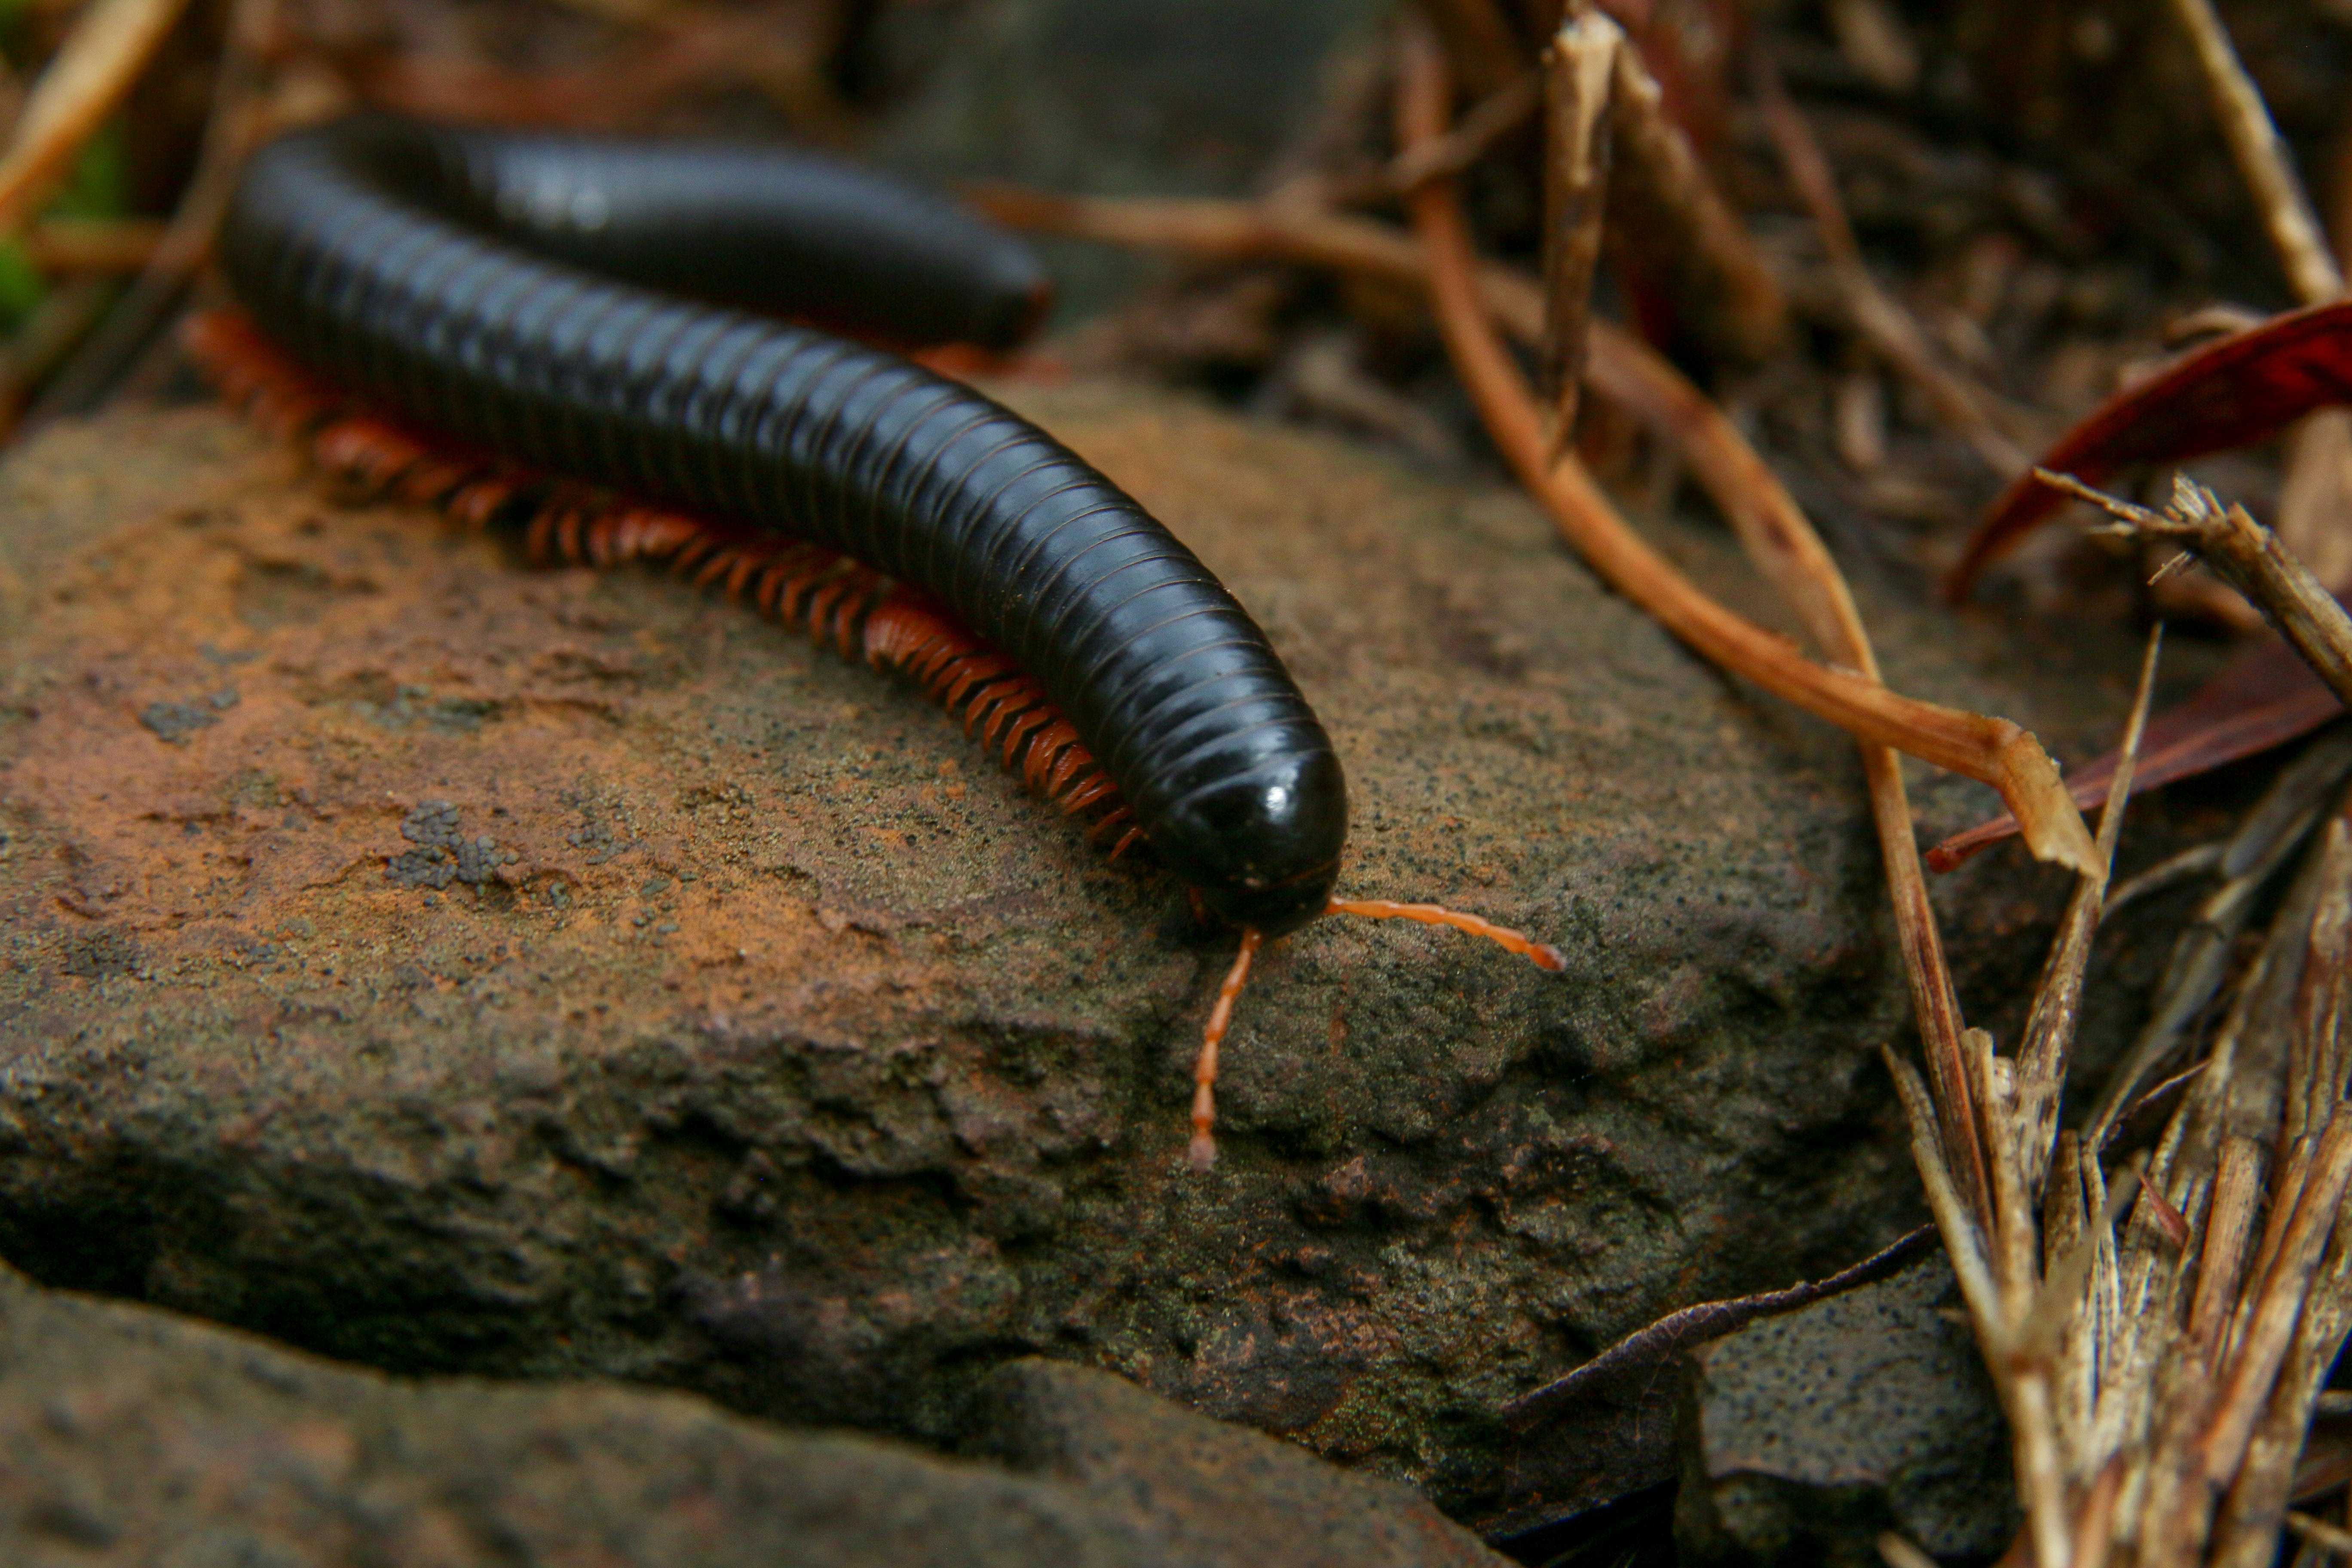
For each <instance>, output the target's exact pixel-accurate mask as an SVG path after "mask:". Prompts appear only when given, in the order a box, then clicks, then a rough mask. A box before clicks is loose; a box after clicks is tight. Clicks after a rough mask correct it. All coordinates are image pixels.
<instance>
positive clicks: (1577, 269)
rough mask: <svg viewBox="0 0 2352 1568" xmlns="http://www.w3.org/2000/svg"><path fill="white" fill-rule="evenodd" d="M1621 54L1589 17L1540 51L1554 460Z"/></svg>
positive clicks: (1573, 377)
mask: <svg viewBox="0 0 2352 1568" xmlns="http://www.w3.org/2000/svg"><path fill="white" fill-rule="evenodd" d="M1624 47H1625V35H1624V33H1623V32H1622V30H1621V29H1620V28H1619V27H1618V26H1617V24H1616V23H1614V22H1612V21H1611V20H1610V19H1609V18H1608V17H1607V16H1602V15H1601V13H1600V12H1598V11H1594V12H1591V13H1589V14H1587V15H1585V16H1570V18H1569V19H1568V20H1567V21H1565V22H1563V23H1561V24H1560V28H1559V33H1558V34H1557V35H1555V36H1554V37H1553V38H1552V41H1551V47H1549V48H1548V49H1546V50H1545V51H1544V66H1543V83H1544V91H1543V100H1544V103H1543V123H1544V251H1543V264H1544V334H1543V381H1544V395H1545V396H1546V397H1548V398H1549V400H1550V403H1551V421H1552V454H1553V456H1555V457H1557V456H1558V455H1559V452H1560V451H1561V450H1563V449H1564V448H1565V447H1567V445H1568V443H1569V441H1570V438H1571V437H1573V436H1574V435H1575V433H1576V404H1577V398H1578V396H1579V395H1580V394H1581V392H1582V391H1583V387H1584V359H1585V346H1584V345H1585V338H1586V336H1587V334H1586V331H1585V326H1586V323H1587V321H1589V320H1590V319H1591V311H1592V274H1593V269H1594V268H1595V267H1596V266H1598V265H1599V263H1600V260H1601V219H1602V216H1604V214H1605V212H1606V209H1607V204H1608V197H1609V147H1610V140H1611V138H1610V113H1609V97H1610V80H1611V79H1612V77H1613V76H1614V75H1615V72H1616V66H1617V56H1618V55H1619V54H1620V53H1621V52H1622V50H1623V48H1624ZM1435 144H1436V143H1435V142H1423V143H1422V144H1421V145H1422V146H1424V147H1427V146H1434V145H1435Z"/></svg>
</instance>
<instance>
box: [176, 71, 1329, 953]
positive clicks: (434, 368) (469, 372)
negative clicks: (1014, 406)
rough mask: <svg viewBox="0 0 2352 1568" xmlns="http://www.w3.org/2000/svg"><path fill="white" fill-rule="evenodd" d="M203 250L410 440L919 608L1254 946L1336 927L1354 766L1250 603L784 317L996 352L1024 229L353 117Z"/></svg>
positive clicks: (265, 174)
mask: <svg viewBox="0 0 2352 1568" xmlns="http://www.w3.org/2000/svg"><path fill="white" fill-rule="evenodd" d="M221 258H222V263H223V266H224V268H225V270H226V273H227V276H228V279H229V283H230V287H231V289H233V290H234V292H235V293H236V297H237V299H238V300H239V301H240V302H241V303H242V304H243V305H244V306H245V308H246V309H247V310H248V311H250V312H251V314H252V315H253V316H254V317H255V318H256V319H257V321H258V322H259V323H260V326H261V328H262V330H263V331H265V332H266V333H267V334H268V337H269V338H270V339H272V340H273V341H274V342H276V343H277V344H278V346H279V347H281V348H282V349H284V350H285V351H286V352H287V353H289V354H291V355H292V356H293V358H294V359H296V360H297V361H299V362H300V363H302V364H304V365H306V366H308V367H309V368H310V369H311V370H313V371H315V372H316V373H318V374H321V375H324V376H326V377H330V378H331V379H332V380H333V381H335V382H337V383H339V384H342V385H345V386H348V387H350V388H352V390H353V391H354V392H356V393H358V394H360V395H363V396H365V397H367V398H370V399H373V400H374V401H375V402H377V403H380V404H382V405H386V406H388V407H389V408H391V409H393V410H395V411H397V412H398V413H399V414H400V415H401V416H404V417H405V418H407V419H410V420H413V421H414V422H415V423H416V424H418V425H421V426H425V427H428V428H431V429H434V430H436V431H441V432H446V433H448V434H450V435H453V436H456V437H462V438H463V439H465V440H466V441H467V442H469V443H472V444H473V445H475V446H478V447H488V448H490V449H493V450H495V451H498V452H499V453H502V454H506V455H509V456H510V457H512V458H517V459H520V460H521V461H523V462H527V463H530V464H532V465H536V466H538V467H540V468H544V469H546V470H549V471H551V472H553V473H557V474H562V475H566V476H570V477H572V478H574V479H580V480H584V481H588V482H590V483H593V484H598V485H604V486H609V487H612V488H613V489H616V490H619V491H623V492H625V493H627V494H629V495H632V496H636V497H643V498H646V499H647V500H656V501H660V502H666V503H669V504H672V505H676V506H678V507H682V508H686V509H690V510H693V511H694V512H696V513H698V514H699V515H704V516H710V517H716V518H723V519H725V520H727V521H729V522H730V523H732V524H734V525H736V526H739V527H742V528H749V529H756V530H761V531H774V532H778V533H784V534H789V535H791V536H793V537H794V538H797V539H801V540H805V541H809V542H813V543H815V544H818V545H822V546H824V547H827V548H829V549H833V550H837V551H839V552H843V553H844V554H846V555H849V556H853V557H855V558H856V559H857V560H858V561H861V562H863V563H866V564H867V565H869V566H871V567H873V568H874V569H875V570H877V571H878V572H882V573H885V574H888V575H889V576H890V577H892V578H894V579H896V580H898V581H899V582H901V583H904V584H910V585H911V586H913V587H914V588H916V589H918V590H919V591H920V592H921V593H923V594H924V595H929V598H931V599H932V600H934V601H936V602H937V603H938V604H939V605H940V606H942V607H943V608H944V609H945V611H946V612H947V613H948V614H949V615H950V616H953V617H954V618H955V619H956V620H957V621H959V622H961V625H962V626H964V627H966V628H968V629H969V630H970V631H971V633H972V634H974V635H976V636H977V637H980V638H982V639H984V640H985V642H987V643H988V644H989V645H991V646H992V647H994V648H995V649H997V650H999V651H1000V652H1001V653H1002V654H1003V656H1005V657H1006V658H1009V659H1010V660H1012V661H1013V662H1014V663H1015V664H1017V665H1018V666H1019V667H1020V668H1021V669H1022V670H1023V671H1025V672H1026V674H1027V675H1028V676H1029V677H1030V678H1032V679H1034V681H1035V682H1036V684H1037V685H1038V686H1039V687H1042V688H1043V689H1044V691H1045V694H1046V696H1047V697H1048V698H1049V699H1050V700H1052V702H1053V703H1054V704H1055V706H1057V707H1058V708H1059V709H1060V710H1061V712H1062V714H1063V715H1064V716H1065V717H1066V720H1067V721H1068V722H1069V724H1070V725H1071V726H1072V727H1073V728H1074V729H1075V730H1076V734H1077V736H1078V738H1079V740H1080V742H1083V744H1084V746H1085V747H1086V749H1087V751H1088V752H1091V753H1092V755H1093V757H1094V758H1095V759H1096V760H1097V762H1098V763H1099V764H1100V766H1101V767H1102V769H1103V770H1104V771H1105V773H1108V777H1109V779H1110V781H1111V783H1112V784H1115V785H1116V787H1117V789H1118V794H1119V795H1121V796H1122V797H1123V798H1124V800H1125V802H1126V805H1127V806H1128V808H1129V810H1130V811H1131V812H1132V813H1133V816H1134V821H1135V824H1136V826H1139V828H1140V829H1141V830H1142V833H1143V836H1144V837H1146V838H1147V839H1148V840H1149V842H1150V845H1151V847H1152V849H1153V850H1154V852H1155V853H1156V854H1157V855H1158V857H1159V858H1160V860H1161V861H1162V862H1163V863H1164V864H1166V865H1167V866H1168V867H1169V868H1171V870H1172V871H1174V872H1175V873H1176V874H1177V875H1178V876H1179V877H1181V878H1182V879H1184V880H1185V881H1186V882H1187V883H1189V884H1191V885H1192V887H1194V888H1196V889H1199V890H1200V892H1201V893H1202V896H1203V897H1204V898H1205V899H1206V900H1207V901H1208V902H1209V904H1210V905H1211V907H1212V908H1213V909H1214V910H1217V911H1218V912H1219V913H1221V914H1223V915H1224V916H1226V917H1228V918H1230V919H1232V920H1234V921H1238V922H1240V923H1242V924H1244V925H1247V926H1251V927H1255V928H1256V929H1257V930H1258V931H1262V932H1264V933H1265V935H1266V936H1268V937H1273V936H1276V935H1279V934H1281V933H1282V932H1284V931H1288V930H1291V929H1293V928H1295V927H1297V926H1298V925H1300V924H1303V923H1305V922H1306V921H1308V920H1310V919H1312V918H1314V916H1316V915H1317V914H1318V913H1320V912H1322V910H1323V909H1324V908H1325V905H1326V902H1327V900H1328V897H1329V894H1330V890H1331V887H1332V883H1333V881H1334V879H1335V877H1336V875H1337V871H1338V866H1339V851H1340V847H1341V844H1342V841H1343V840H1344V838H1345V837H1346V833H1347V798H1346V788H1345V784H1344V782H1343V780H1342V777H1341V774H1340V770H1339V759H1338V756H1337V755H1336V753H1335V752H1333V750H1332V746H1331V742H1330V740H1329V738H1328V736H1327V735H1326V734H1325V733H1324V731H1323V727H1322V725H1321V724H1320V723H1319V722H1318V721H1317V719H1316V717H1315V715H1314V713H1313V711H1312V710H1309V708H1308V707H1307V701H1306V699H1305V698H1304V697H1302V696H1301V695H1300V693H1299V691H1298V689H1297V686H1296V685H1295V684H1294V683H1293V682H1292V680H1291V679H1290V677H1289V675H1288V673H1287V672H1286V670H1285V669H1284V668H1283V666H1282V661H1281V660H1280V658H1277V657H1276V654H1275V652H1274V649H1273V648H1272V647H1270V646H1269V645H1268V644H1267V642H1266V639H1265V634H1264V633H1263V632H1261V631H1260V630H1259V629H1258V627H1257V626H1256V625H1255V623H1253V622H1252V621H1251V619H1250V617H1249V616H1248V615H1247V614H1246V613H1245V612H1244V610H1243V609H1242V607H1241V605H1239V604H1238V603H1237V602H1236V601H1235V600H1234V596H1233V595H1231V594H1230V593H1228V592H1226V590H1225V589H1224V587H1223V585H1222V584H1219V583H1218V582H1217V580H1216V579H1215V578H1214V577H1213V576H1211V575H1210V574H1209V572H1208V570H1207V569H1206V568H1205V567H1203V566H1202V564H1201V563H1200V562H1199V561H1198V560H1196V559H1195V558H1194V557H1193V555H1192V552H1190V551H1188V550H1187V549H1185V548H1184V546H1183V545H1182V544H1181V543H1180V542H1177V540H1176V539H1175V538H1174V537H1173V536H1171V534H1170V533H1169V531H1167V529H1165V528H1164V527H1162V526H1161V525H1160V523H1159V522H1157V521H1154V520H1153V519H1152V518H1151V516H1150V514H1149V513H1147V512H1145V511H1144V510H1143V509H1142V508H1141V507H1140V506H1139V505H1138V504H1137V503H1136V502H1135V501H1134V500H1131V499H1130V498H1129V497H1128V496H1127V495H1126V494H1125V493H1124V492H1123V491H1121V490H1120V489H1118V487H1117V486H1115V485H1113V484H1112V483H1111V482H1110V481H1109V480H1108V479H1105V478H1104V477H1103V476H1102V475H1101V474H1099V473H1097V472H1096V470H1095V469H1094V468H1091V467H1089V466H1088V465H1087V464H1086V463H1084V462H1082V461H1081V460H1079V458H1076V456H1075V455H1073V454H1072V453H1071V452H1070V451H1069V450H1068V449H1067V448H1066V447H1063V446H1062V445H1061V444H1060V443H1059V442H1057V441H1055V440H1054V439H1053V438H1052V437H1049V436H1047V435H1045V433H1044V432H1043V431H1041V430H1039V429H1038V428H1037V427H1036V426H1033V425H1031V424H1030V423H1029V422H1028V421H1026V420H1024V419H1023V418H1021V417H1020V416H1018V415H1015V414H1013V413H1011V412H1010V411H1008V410H1006V409H1005V408H1003V407H1002V406H1000V405H997V404H996V403H994V402H992V401H991V400H990V399H988V398H986V397H984V396H982V395H979V394H978V393H975V392H973V391H972V390H971V389H970V388H968V387H966V386H964V385H961V384H959V383H956V382H953V381H950V380H948V379H946V378H944V377H941V376H939V375H936V374H931V373H930V372H929V371H926V370H923V369H921V368H919V367H918V366H916V365H914V364H911V363H908V362H907V361H906V360H903V359H900V358H898V357H897V356H895V355H893V354H890V353H884V352H881V351H879V350H877V349H873V348H867V347H863V346H859V345H858V344H856V343H853V342H848V341H846V340H845V339H843V338H838V337H834V336H830V335H828V334H827V333H825V332H824V331H816V330H814V329H813V328H810V327H803V326H799V325H793V324H787V322H786V321H783V320H780V319H778V318H790V319H791V320H792V321H814V322H822V323H824V325H826V326H829V327H834V328H838V329H840V330H844V331H854V332H857V333H859V334H861V335H863V336H866V337H868V338H880V339H884V340H887V341H892V342H898V343H902V344H908V345H912V344H917V343H922V342H945V341H950V340H955V341H963V342H978V343H982V344H983V345H991V346H1004V345H1008V344H1009V343H1010V342H1013V340H1015V339H1016V338H1017V337H1018V336H1019V335H1020V334H1021V332H1022V331H1024V330H1025V329H1026V327H1027V326H1028V325H1029V324H1030V323H1031V322H1032V321H1034V317H1035V315H1036V314H1037V310H1038V307H1039V305H1040V303H1041V302H1042V300H1043V299H1044V297H1045V289H1044V279H1043V274H1042V273H1041V272H1040V270H1039V269H1038V268H1037V266H1036V263H1035V262H1034V260H1033V259H1032V258H1030V256H1029V254H1028V252H1027V251H1026V250H1025V249H1024V248H1023V247H1021V246H1020V245H1019V244H1018V243H1017V242H1015V241H1013V240H1012V239H1011V238H1010V237H1005V236H1003V235H1001V234H998V233H997V232H995V231H993V230H992V229H990V228H988V227H986V226H983V225H982V224H981V223H979V222H978V221H977V220H975V219H973V218H971V217H970V216H965V215H963V214H962V213H961V212H959V211H957V210H956V209H955V208H953V207H951V206H949V205H946V204H944V203H942V202H940V201H938V200H937V199H935V198H932V197H929V196H926V195H922V194H920V193H919V192H915V191H912V190H909V189H907V188H905V187H903V186H900V185H898V184H895V183H892V182H889V181H887V180H884V179H881V178H879V177H877V176H875V175H871V174H864V173H861V172H858V171H855V170H851V169H848V168H845V167H844V166H842V165H838V164H835V163H830V162H826V161H822V160H817V159H813V158H808V157H804V156H801V155H797V154H787V153H778V152H770V151H755V150H748V149H743V148H720V147H713V146H709V145H703V144H694V143H662V142H602V141H595V140H587V139H581V138H574V137H563V138H553V137H542V136H531V135H522V134H512V133H507V132H488V131H477V130H461V129H444V128H436V127H427V126H423V125H418V124H414V123H410V122H407V121H395V120H389V119H383V118H376V117H367V118H361V119H354V120H347V121H341V122H339V123H336V124H332V125H329V126H326V127H324V128H321V129H318V130H312V131H307V132H299V133H297V134H295V135H292V136H289V137H287V138H285V139H283V140H281V141H278V142H274V143H272V144H271V145H269V146H268V147H266V148H264V149H263V150H262V151H261V152H260V153H257V154H256V155H255V157H254V158H253V160H252V162H251V163H250V164H249V166H248V167H247V172H246V174H245V177H244V180H243V183H242V184H241V185H240V187H239V189H238V191H237V193H236V200H235V203H234V205H233V206H232V207H231V210H230V212H229V215H228V218H227V221H226V228H225V230H224V233H223V237H222V242H221ZM753 312H759V313H753Z"/></svg>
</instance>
